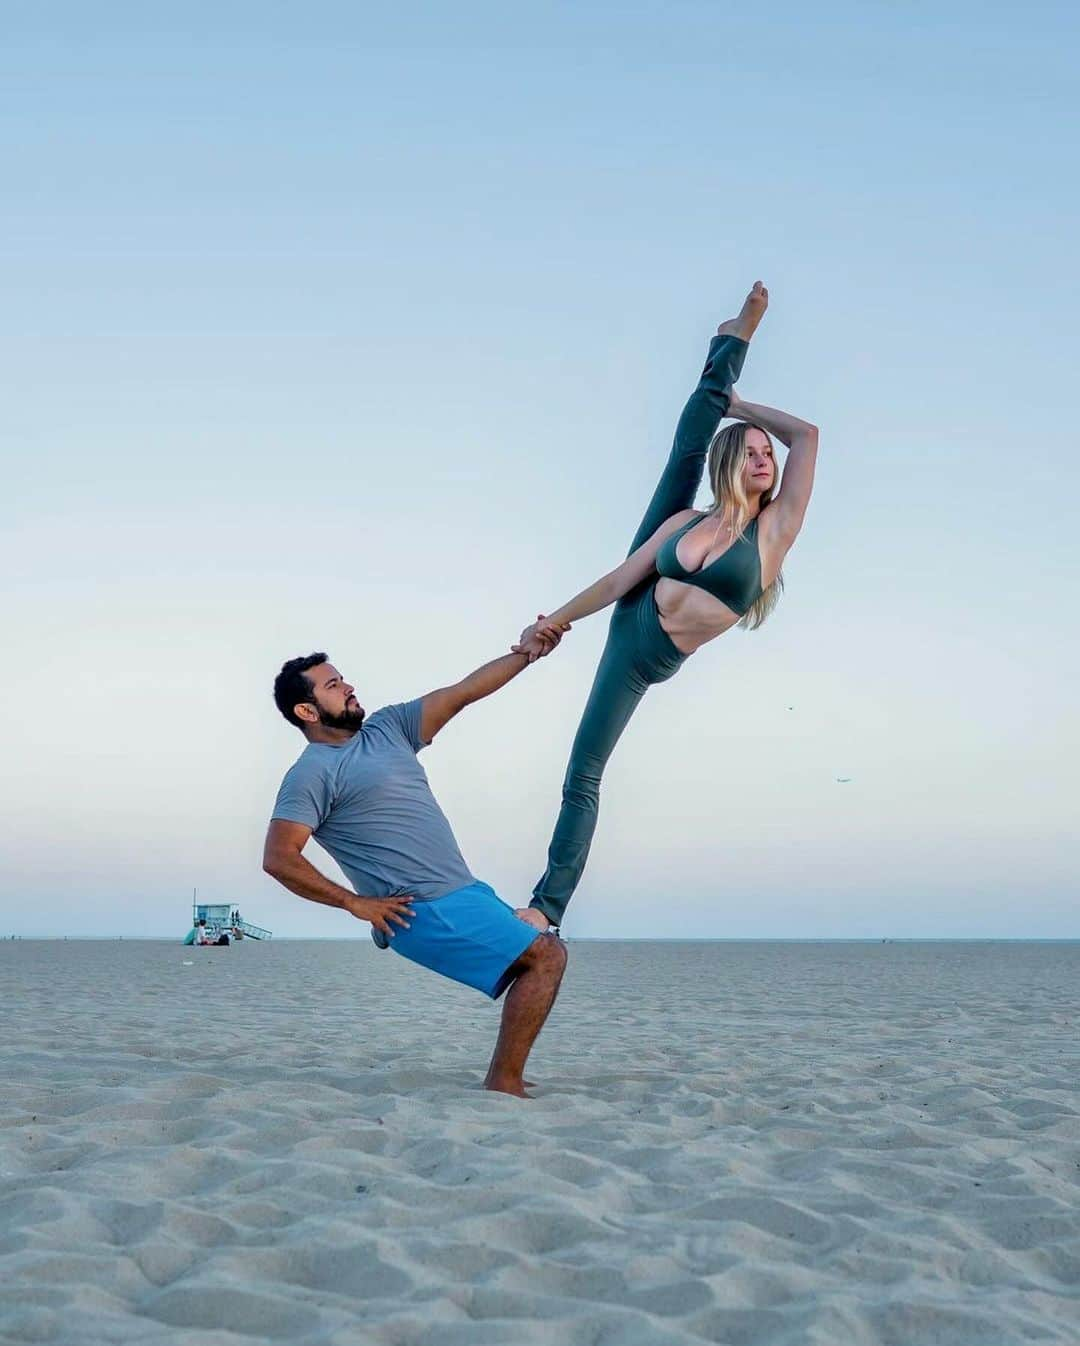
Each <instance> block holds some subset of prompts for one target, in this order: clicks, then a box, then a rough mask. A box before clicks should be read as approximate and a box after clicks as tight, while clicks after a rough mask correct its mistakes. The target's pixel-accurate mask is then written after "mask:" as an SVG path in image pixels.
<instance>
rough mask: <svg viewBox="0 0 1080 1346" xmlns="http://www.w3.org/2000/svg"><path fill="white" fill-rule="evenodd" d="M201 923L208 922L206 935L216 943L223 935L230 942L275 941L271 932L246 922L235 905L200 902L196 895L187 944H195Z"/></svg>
mask: <svg viewBox="0 0 1080 1346" xmlns="http://www.w3.org/2000/svg"><path fill="white" fill-rule="evenodd" d="M200 921H205V922H206V933H207V934H208V935H209V936H210V938H211V940H214V941H216V940H218V939H220V938H221V936H222V935H227V936H228V937H229V939H230V940H233V939H273V935H272V934H271V933H270V931H269V930H264V929H263V928H262V926H261V925H252V924H251V922H250V921H245V920H244V919H243V918H242V917H241V915H240V909H239V907H237V906H236V905H235V904H233V905H231V906H230V904H229V903H227V902H200V901H199V900H198V895H196V896H195V898H193V899H192V903H191V929H190V930H189V931H188V933H187V935H186V937H185V939H184V943H185V944H194V943H195V939H196V933H195V932H196V931H197V930H198V927H199V922H200Z"/></svg>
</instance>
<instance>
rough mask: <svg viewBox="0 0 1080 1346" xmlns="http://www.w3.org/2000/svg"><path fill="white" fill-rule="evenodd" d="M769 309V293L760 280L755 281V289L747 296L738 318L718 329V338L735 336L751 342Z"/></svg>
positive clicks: (729, 320) (728, 321) (724, 323)
mask: <svg viewBox="0 0 1080 1346" xmlns="http://www.w3.org/2000/svg"><path fill="white" fill-rule="evenodd" d="M768 307H769V292H768V290H767V289H766V288H765V286H764V285H762V283H761V281H760V280H755V281H754V285H753V288H752V289H751V291H750V293H749V294H748V295H747V296H746V302H745V303H744V304H743V306H742V308H741V309H740V310H739V316H738V317H737V318H729V319H728V320H727V322H722V323H721V324H720V326H719V327H718V328H717V329H716V335H717V336H735V337H739V338H741V339H742V340H743V341H749V340H750V338H751V337H752V336H753V335H754V333H755V332H756V331H757V328H758V323H759V322H760V321H761V320H762V318H764V316H765V310H766V309H767V308H768Z"/></svg>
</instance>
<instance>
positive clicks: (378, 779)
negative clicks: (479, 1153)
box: [263, 632, 566, 1098]
mask: <svg viewBox="0 0 1080 1346" xmlns="http://www.w3.org/2000/svg"><path fill="white" fill-rule="evenodd" d="M558 642H559V634H558V633H557V632H552V633H548V632H538V633H537V634H536V635H534V636H532V637H530V638H529V639H528V640H524V641H523V642H522V645H521V650H520V652H518V653H513V654H507V655H504V656H503V657H502V658H501V659H495V660H494V661H492V662H491V663H488V664H485V665H484V666H483V667H482V668H478V669H477V670H476V671H475V672H474V673H470V674H469V676H468V677H466V678H463V679H462V681H461V682H458V683H455V684H454V685H453V686H451V687H443V688H441V689H439V690H438V691H434V692H429V693H428V694H427V695H426V696H422V697H419V698H417V699H416V700H415V701H405V702H402V703H400V704H398V705H392V706H384V707H383V708H382V709H381V710H377V711H375V712H374V713H373V714H371V715H365V712H364V710H363V709H362V708H361V706H360V703H359V701H358V700H357V698H356V696H355V694H354V689H353V688H352V687H351V686H350V685H349V683H347V682H346V681H345V679H344V678H343V677H342V675H341V674H340V673H339V672H338V671H337V669H336V668H335V667H334V666H333V664H331V663H329V662H328V661H327V656H326V655H325V654H323V653H317V654H309V655H307V656H306V657H304V658H299V659H290V660H289V661H288V663H286V664H285V665H284V666H283V667H282V669H281V672H280V673H279V674H278V676H277V679H276V680H275V682H274V700H275V702H276V703H277V707H278V709H279V710H280V711H281V713H282V715H284V717H285V718H286V720H288V721H289V723H290V724H292V725H295V727H296V728H298V729H299V730H300V732H301V733H302V734H303V735H304V737H305V738H306V739H307V741H308V742H307V747H306V748H305V749H304V751H303V752H302V753H301V754H300V757H299V758H298V759H297V761H296V762H295V763H294V765H293V766H292V767H291V768H290V769H289V770H288V771H287V772H286V774H285V779H284V781H283V782H282V785H281V788H280V790H279V791H278V796H277V802H276V803H275V805H274V811H273V817H272V819H271V822H270V826H269V829H268V831H267V834H266V846H265V850H264V854H263V868H264V869H265V870H266V872H267V873H268V874H272V875H273V877H274V878H275V879H277V880H278V882H279V883H281V884H283V885H284V886H285V887H286V888H288V889H289V890H290V891H291V892H294V893H297V894H298V895H299V896H300V897H305V898H307V899H308V900H309V901H311V902H321V903H323V904H324V905H326V906H329V907H338V908H340V909H341V910H342V911H346V912H348V913H349V915H351V916H355V917H357V918H358V919H359V920H362V921H369V922H370V923H371V926H372V938H373V939H374V940H375V942H376V944H378V945H379V946H380V947H381V948H387V947H389V948H392V949H394V950H395V951H396V952H397V953H400V954H402V955H403V956H404V957H405V958H409V959H412V960H413V961H414V962H417V963H420V964H422V965H423V966H424V967H427V968H430V969H431V970H432V971H433V972H440V973H442V975H443V976H445V977H450V978H452V979H453V980H454V981H459V982H462V983H464V985H466V986H472V987H475V988H476V989H477V990H480V991H483V992H484V993H485V994H486V995H489V996H491V997H492V999H498V997H499V996H501V995H502V994H503V992H504V991H505V992H506V993H507V995H506V1001H505V1003H504V1005H503V1012H502V1023H501V1027H500V1029H499V1036H498V1041H497V1042H496V1044H495V1051H494V1054H493V1055H492V1058H491V1064H490V1066H489V1068H488V1072H487V1077H486V1079H485V1081H484V1084H485V1088H487V1089H493V1090H497V1091H500V1092H502V1093H507V1094H516V1095H517V1096H519V1097H522V1098H525V1097H528V1095H527V1094H526V1092H525V1084H526V1081H525V1079H524V1074H523V1072H524V1068H525V1060H526V1058H527V1057H528V1055H529V1052H530V1050H531V1049H532V1045H533V1043H534V1042H535V1040H536V1037H537V1035H538V1034H539V1032H540V1029H541V1028H542V1027H543V1024H544V1020H545V1019H546V1018H547V1016H548V1012H549V1011H550V1009H551V1006H552V1005H553V1003H554V1001H555V996H556V994H557V993H558V990H559V985H560V983H561V981H562V977H563V972H564V970H565V968H566V946H565V945H564V944H563V943H562V942H561V941H560V940H559V939H558V937H557V936H555V935H549V934H542V933H540V932H538V931H536V930H534V929H533V928H532V927H531V926H529V925H526V924H525V923H524V922H522V921H520V920H518V919H517V918H516V917H515V915H514V912H513V909H512V908H511V907H509V906H508V905H507V904H506V903H505V902H503V901H502V900H501V899H500V898H499V897H498V896H497V895H496V894H495V892H494V890H493V889H492V888H490V887H489V886H488V885H487V884H486V883H482V882H481V881H480V880H479V879H477V878H476V877H475V876H474V875H473V873H472V871H471V870H470V869H469V867H468V865H466V863H465V861H464V859H463V858H462V855H461V852H460V850H459V849H458V845H457V842H456V841H455V839H454V834H453V832H452V831H451V829H450V824H449V822H448V821H447V819H446V816H445V814H444V813H443V811H442V809H440V807H439V805H438V803H437V802H436V800H435V797H434V795H433V794H432V792H431V787H430V786H429V784H428V780H427V776H426V775H425V773H424V769H423V767H422V766H421V765H420V763H419V762H418V761H417V756H416V755H417V753H418V752H419V751H420V750H421V749H422V748H426V747H427V746H428V744H430V742H431V740H432V739H433V738H434V737H435V735H436V734H437V733H438V732H439V730H440V729H441V728H442V727H443V726H444V725H445V724H446V723H447V721H449V720H450V719H452V718H453V716H455V715H456V714H457V713H458V712H459V711H461V710H464V708H465V707H466V706H470V705H472V704H473V702H474V701H479V700H480V699H481V698H483V697H485V696H490V695H491V693H492V692H496V691H498V690H499V688H500V687H503V686H505V685H506V683H508V682H509V681H510V680H511V679H512V678H515V677H517V675H518V674H519V673H521V672H523V670H524V669H526V668H527V667H528V666H529V664H530V663H532V662H533V661H534V660H535V659H537V658H540V657H542V656H544V655H546V654H548V653H550V651H551V650H552V649H554V648H555V646H556V645H557V644H558ZM312 836H314V838H315V840H316V841H317V842H318V843H319V844H320V845H321V846H322V847H323V849H324V850H326V851H328V852H329V854H330V855H331V856H333V858H334V859H335V860H336V861H337V863H338V864H339V865H340V866H341V868H342V869H343V870H344V872H345V874H346V875H347V876H348V879H349V882H350V883H351V884H352V885H353V888H354V889H355V890H356V891H355V892H351V891H350V890H349V889H348V888H343V887H342V886H341V885H340V884H337V883H335V882H333V880H332V879H328V878H326V877H325V876H324V875H323V874H321V873H320V872H319V870H317V869H316V868H315V866H314V865H312V864H311V863H310V862H309V861H307V860H306V859H305V858H304V856H303V854H302V852H303V849H304V846H305V844H306V843H307V841H308V838H309V837H312Z"/></svg>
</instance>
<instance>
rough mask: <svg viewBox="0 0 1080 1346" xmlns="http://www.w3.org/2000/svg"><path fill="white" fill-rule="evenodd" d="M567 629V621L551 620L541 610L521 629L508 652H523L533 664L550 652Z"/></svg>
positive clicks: (568, 628) (568, 624) (568, 625)
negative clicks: (531, 622) (534, 618)
mask: <svg viewBox="0 0 1080 1346" xmlns="http://www.w3.org/2000/svg"><path fill="white" fill-rule="evenodd" d="M569 630H570V623H569V622H553V621H552V620H551V619H550V618H549V617H545V616H544V614H543V613H542V612H541V613H540V614H539V615H538V616H537V618H536V621H535V622H533V624H532V626H527V627H526V628H525V630H524V631H522V633H521V635H520V637H519V638H518V642H517V644H516V645H511V646H510V653H511V654H523V655H525V657H526V658H527V659H528V661H529V663H530V664H535V663H536V661H537V659H543V657H544V655H545V654H550V653H551V651H552V650H553V649H554V648H555V646H556V645H558V643H559V641H560V640H562V638H563V635H564V634H565V633H566V632H567V631H569Z"/></svg>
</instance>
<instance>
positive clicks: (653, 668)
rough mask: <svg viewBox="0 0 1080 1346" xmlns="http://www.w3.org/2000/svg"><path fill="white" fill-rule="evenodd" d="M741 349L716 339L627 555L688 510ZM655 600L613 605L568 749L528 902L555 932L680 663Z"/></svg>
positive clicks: (645, 593) (635, 597)
mask: <svg viewBox="0 0 1080 1346" xmlns="http://www.w3.org/2000/svg"><path fill="white" fill-rule="evenodd" d="M746 350H747V346H746V342H745V341H741V340H740V339H739V338H738V337H732V336H723V337H714V338H713V340H712V343H711V345H710V346H709V358H708V360H707V361H706V364H705V369H704V372H703V373H702V375H701V381H700V383H699V384H698V386H697V388H696V389H695V390H694V392H693V393H692V394H691V396H690V400H689V402H687V404H686V407H685V409H684V410H683V414H682V415H681V416H680V417H679V424H678V426H677V427H676V430H675V443H674V445H673V446H672V450H671V456H670V457H669V458H668V461H667V466H666V467H665V468H664V471H663V475H662V476H661V478H660V481H659V484H658V485H657V487H656V490H655V491H654V492H653V498H652V500H651V501H650V502H649V507H648V509H647V510H646V511H645V517H644V518H643V519H642V521H641V524H640V526H639V527H638V530H637V532H636V533H635V534H634V540H633V542H632V543H631V544H630V550H631V551H632V552H633V551H636V550H637V548H638V547H640V546H641V544H642V543H643V542H646V541H647V540H648V539H649V538H650V537H652V535H653V533H655V532H656V530H657V529H658V528H659V527H660V525H661V524H662V523H663V522H664V520H665V519H670V518H671V516H672V515H673V514H676V513H678V511H679V510H682V509H689V508H691V506H692V505H693V503H694V497H695V496H696V495H697V491H698V487H699V486H700V484H701V474H702V470H703V469H704V466H705V455H706V453H707V452H708V448H709V442H710V440H711V439H712V437H713V434H714V433H715V431H716V426H717V423H718V422H719V421H720V420H721V418H722V417H723V416H724V414H725V412H726V411H727V409H728V402H729V400H730V395H731V387H732V384H733V383H734V382H735V380H736V379H737V378H738V377H739V373H740V371H741V370H742V365H743V360H744V359H745V357H746ZM655 591H656V576H655V575H652V576H650V577H649V578H648V579H646V580H643V581H642V583H641V584H639V585H637V587H636V588H634V589H632V590H631V591H630V592H629V593H628V594H626V595H625V596H624V597H623V598H620V599H619V601H618V602H617V603H616V605H615V611H614V613H613V614H612V617H611V625H610V627H609V628H608V638H607V643H606V644H605V645H604V652H603V654H602V655H601V656H600V666H599V668H598V669H597V670H596V677H595V678H594V679H593V685H592V691H591V692H590V693H589V699H588V701H587V702H586V704H585V713H584V714H583V715H582V717H581V724H580V725H579V726H578V731H577V734H576V735H575V736H574V743H573V747H572V748H571V749H570V761H569V764H568V765H567V768H566V778H565V779H564V781H563V791H562V808H561V809H560V810H559V817H558V821H557V822H556V824H555V831H554V833H553V834H552V837H551V844H550V846H549V847H548V863H547V869H546V870H545V872H544V876H543V878H542V879H541V880H540V882H539V883H538V884H537V885H536V887H535V888H534V889H533V899H532V902H531V903H530V906H533V907H536V908H537V909H538V910H539V911H542V912H543V913H544V915H545V916H546V917H547V918H548V920H549V921H551V923H552V924H553V925H559V924H560V923H561V922H562V918H563V913H564V912H565V910H566V905H567V903H568V902H569V901H570V898H571V897H572V896H573V893H574V889H575V888H576V887H577V885H578V881H579V880H580V878H581V875H582V871H583V870H584V868H585V862H586V860H587V859H588V858H589V847H590V846H591V845H592V838H593V832H594V831H595V830H596V815H597V811H598V809H599V806H600V779H601V777H602V776H603V774H604V767H605V766H606V765H607V762H608V758H609V757H610V756H611V754H612V752H613V751H614V750H615V744H616V743H618V741H619V736H620V734H621V733H622V731H623V730H624V729H625V728H626V726H627V724H629V722H630V716H631V715H633V713H634V711H635V710H637V707H638V704H639V702H640V701H641V698H642V697H643V696H644V695H645V693H646V691H647V690H648V688H649V687H651V686H652V684H653V683H656V682H665V681H666V680H667V679H668V678H670V677H671V675H672V674H673V673H675V672H676V671H677V670H678V669H679V668H680V666H681V665H682V663H683V661H684V660H685V659H686V655H684V654H682V653H681V652H680V651H679V650H677V649H676V648H675V646H674V645H673V644H672V641H671V637H670V636H669V635H668V634H667V632H666V631H664V629H663V627H662V626H661V625H660V614H659V613H658V612H657V610H656V597H655Z"/></svg>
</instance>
